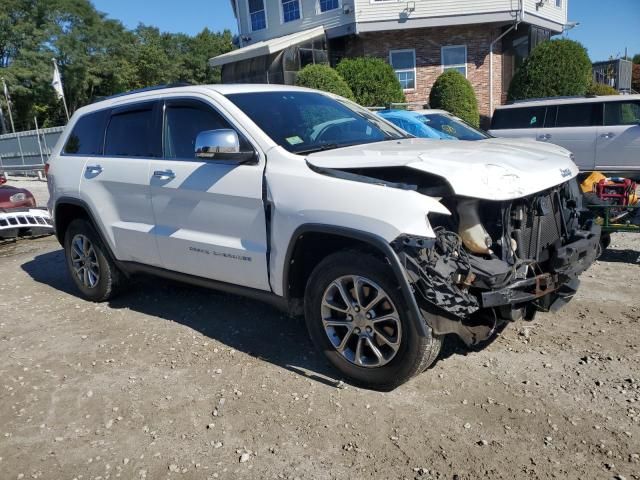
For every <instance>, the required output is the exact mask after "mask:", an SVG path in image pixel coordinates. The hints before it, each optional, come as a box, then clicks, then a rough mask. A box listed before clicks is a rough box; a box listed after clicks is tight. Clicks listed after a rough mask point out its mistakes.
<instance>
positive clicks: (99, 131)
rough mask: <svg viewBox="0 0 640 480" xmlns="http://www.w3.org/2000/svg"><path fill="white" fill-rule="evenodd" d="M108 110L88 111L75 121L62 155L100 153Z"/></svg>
mask: <svg viewBox="0 0 640 480" xmlns="http://www.w3.org/2000/svg"><path fill="white" fill-rule="evenodd" d="M108 114H109V110H101V111H98V112H93V113H88V114H86V115H83V116H82V117H80V119H79V120H78V121H77V122H76V124H75V126H74V127H73V130H72V131H71V135H69V138H68V139H67V142H66V144H65V146H64V149H63V154H64V155H102V148H103V143H104V127H105V122H106V120H107V118H108Z"/></svg>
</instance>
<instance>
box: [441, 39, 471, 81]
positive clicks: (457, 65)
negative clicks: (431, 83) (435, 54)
mask: <svg viewBox="0 0 640 480" xmlns="http://www.w3.org/2000/svg"><path fill="white" fill-rule="evenodd" d="M441 55H442V71H444V72H446V71H447V70H457V71H458V72H460V73H461V74H462V75H464V76H465V77H466V76H467V46H466V45H451V46H447V47H442V52H441Z"/></svg>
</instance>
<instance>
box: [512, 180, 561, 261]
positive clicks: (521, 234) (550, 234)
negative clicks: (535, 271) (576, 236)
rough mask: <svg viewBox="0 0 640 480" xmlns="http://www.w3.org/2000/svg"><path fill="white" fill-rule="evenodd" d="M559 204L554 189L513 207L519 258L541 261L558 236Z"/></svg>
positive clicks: (547, 257) (559, 230)
mask: <svg viewBox="0 0 640 480" xmlns="http://www.w3.org/2000/svg"><path fill="white" fill-rule="evenodd" d="M562 208H563V207H562V205H561V204H560V199H559V195H558V193H557V192H556V191H551V192H545V193H543V194H541V195H538V196H535V197H532V198H529V199H527V200H525V201H524V202H523V203H522V204H520V205H518V206H517V207H515V209H514V210H513V212H512V213H513V225H512V227H513V233H514V238H515V240H516V242H517V243H518V249H517V251H516V253H517V254H518V257H520V258H521V259H523V260H536V261H539V262H543V261H545V260H548V259H549V249H550V247H551V246H552V245H554V244H555V243H556V242H557V241H558V240H559V239H561V238H562V232H563V226H562Z"/></svg>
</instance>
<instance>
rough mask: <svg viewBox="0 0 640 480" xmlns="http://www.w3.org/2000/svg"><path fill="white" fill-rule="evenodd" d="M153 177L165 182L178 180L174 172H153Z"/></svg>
mask: <svg viewBox="0 0 640 480" xmlns="http://www.w3.org/2000/svg"><path fill="white" fill-rule="evenodd" d="M153 176H154V177H156V178H161V179H163V180H171V179H174V178H176V174H175V173H173V170H156V171H155V172H153Z"/></svg>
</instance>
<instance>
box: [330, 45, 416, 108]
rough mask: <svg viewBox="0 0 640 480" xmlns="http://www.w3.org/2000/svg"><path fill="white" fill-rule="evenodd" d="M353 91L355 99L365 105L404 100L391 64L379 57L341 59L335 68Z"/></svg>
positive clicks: (380, 105)
mask: <svg viewBox="0 0 640 480" xmlns="http://www.w3.org/2000/svg"><path fill="white" fill-rule="evenodd" d="M336 70H337V71H338V73H339V74H340V75H341V76H342V78H344V79H345V81H346V82H347V85H349V87H350V88H351V91H352V92H353V95H354V98H355V101H356V102H357V103H359V104H360V105H364V106H365V107H383V106H386V105H388V104H389V103H392V102H404V93H402V87H401V86H400V82H399V81H398V77H396V73H395V72H394V71H393V68H392V67H391V65H389V64H388V63H386V62H385V61H383V60H380V59H379V58H373V57H360V58H349V59H345V60H342V61H341V62H340V63H339V64H338V67H337V68H336Z"/></svg>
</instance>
